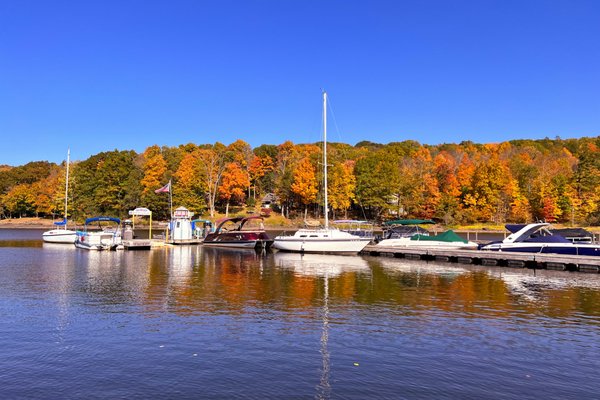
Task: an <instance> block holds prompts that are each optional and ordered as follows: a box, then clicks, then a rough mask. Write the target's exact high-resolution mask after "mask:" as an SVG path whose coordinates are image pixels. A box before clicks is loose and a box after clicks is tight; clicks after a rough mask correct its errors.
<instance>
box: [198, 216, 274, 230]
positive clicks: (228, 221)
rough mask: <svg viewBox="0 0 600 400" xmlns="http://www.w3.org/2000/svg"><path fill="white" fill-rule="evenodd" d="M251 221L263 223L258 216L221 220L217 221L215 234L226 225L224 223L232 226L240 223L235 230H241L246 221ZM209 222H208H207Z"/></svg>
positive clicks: (261, 218)
mask: <svg viewBox="0 0 600 400" xmlns="http://www.w3.org/2000/svg"><path fill="white" fill-rule="evenodd" d="M252 220H261V221H263V220H264V218H263V217H261V216H260V215H250V216H249V217H232V218H222V219H220V220H218V221H217V222H216V223H217V232H219V231H220V230H221V228H222V227H223V226H224V225H225V224H226V223H232V224H237V223H238V222H239V223H240V224H239V226H238V227H237V228H236V230H242V227H243V226H244V225H245V224H246V222H248V221H252ZM209 222H210V221H209Z"/></svg>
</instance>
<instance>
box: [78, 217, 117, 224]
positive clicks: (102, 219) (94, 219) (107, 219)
mask: <svg viewBox="0 0 600 400" xmlns="http://www.w3.org/2000/svg"><path fill="white" fill-rule="evenodd" d="M92 222H114V223H116V224H120V223H121V220H120V219H119V218H113V217H92V218H88V219H86V220H85V224H86V225H88V224H91V223H92Z"/></svg>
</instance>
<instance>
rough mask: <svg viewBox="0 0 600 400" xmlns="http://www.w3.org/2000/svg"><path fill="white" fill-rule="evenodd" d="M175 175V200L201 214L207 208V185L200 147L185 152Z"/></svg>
mask: <svg viewBox="0 0 600 400" xmlns="http://www.w3.org/2000/svg"><path fill="white" fill-rule="evenodd" d="M173 176H174V178H175V182H176V184H174V185H173V188H172V190H173V201H174V202H175V203H176V204H180V205H184V206H185V207H186V208H188V209H189V210H191V211H193V212H194V213H197V214H201V213H202V211H203V210H204V209H205V208H206V202H205V198H206V195H207V186H206V182H205V181H204V180H203V179H202V173H201V165H200V150H199V149H198V148H196V149H195V150H194V151H192V152H189V153H186V154H185V156H184V157H183V159H182V160H181V162H180V164H179V168H178V169H177V171H176V172H175V174H174V175H173Z"/></svg>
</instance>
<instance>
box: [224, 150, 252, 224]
mask: <svg viewBox="0 0 600 400" xmlns="http://www.w3.org/2000/svg"><path fill="white" fill-rule="evenodd" d="M249 186H250V180H249V179H248V174H247V173H246V171H244V170H243V169H242V167H241V166H240V165H239V164H238V163H237V162H230V163H227V164H226V165H225V170H224V171H223V177H222V182H221V185H220V186H219V198H220V199H222V200H224V201H225V204H226V206H225V215H226V216H229V203H230V202H231V201H232V200H236V201H237V202H239V203H241V202H243V201H244V198H245V195H246V189H247V188H248V187H249Z"/></svg>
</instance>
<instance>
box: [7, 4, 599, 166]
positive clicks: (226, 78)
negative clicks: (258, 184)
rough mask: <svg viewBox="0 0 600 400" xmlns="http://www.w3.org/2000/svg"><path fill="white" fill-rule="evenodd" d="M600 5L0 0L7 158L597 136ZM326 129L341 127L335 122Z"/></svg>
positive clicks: (56, 158) (11, 162)
mask: <svg viewBox="0 0 600 400" xmlns="http://www.w3.org/2000/svg"><path fill="white" fill-rule="evenodd" d="M599 20H600V1H596V0H589V1H584V0H567V1H552V0H540V1H528V0H520V1H511V0H497V1H496V0H473V1H467V0H447V1H435V0H413V1H401V0H396V1H394V0H391V1H379V0H370V1H349V0H340V1H325V0H319V1H316V0H315V1H313V0H302V1H300V0H298V1H291V0H290V1H286V0H271V1H266V0H263V1H252V0H245V1H200V0H196V1H193V0H190V1H184V0H169V1H149V0H144V1H138V0H119V1H111V0H102V1H99V0H97V1H65V0H62V1H61V0H54V1H34V0H24V1H14V0H0V135H1V137H2V145H1V146H0V164H9V165H21V164H24V163H27V162H29V161H35V160H49V161H54V162H60V161H61V160H63V159H65V157H66V149H67V147H70V148H71V155H72V159H80V160H81V159H86V158H87V157H89V156H90V155H92V154H96V153H99V152H101V151H107V150H113V149H119V150H127V149H133V150H136V151H138V152H141V151H143V150H144V149H145V148H146V147H148V146H150V145H153V144H158V145H168V146H177V145H179V144H185V143H190V142H193V143H198V144H200V143H214V142H216V141H220V142H222V143H225V144H229V143H231V142H233V141H235V140H236V139H243V140H245V141H247V142H248V143H250V144H251V145H252V146H253V147H255V146H259V145H261V144H264V143H266V144H280V143H282V142H284V141H285V140H291V141H293V142H294V143H306V142H315V141H318V140H319V139H320V121H321V114H320V113H321V88H325V89H326V90H327V92H328V94H329V96H330V100H331V105H332V108H333V112H334V115H335V122H336V124H332V125H331V126H330V129H329V138H330V140H331V141H341V142H346V143H350V144H356V143H357V142H359V141H362V140H370V141H373V142H378V143H389V142H393V141H402V140H417V141H419V142H421V143H429V144H437V143H449V142H461V141H463V140H472V141H475V142H481V143H488V142H499V141H504V140H510V139H524V138H531V139H538V138H544V137H550V138H554V137H556V136H560V137H561V138H571V137H582V136H597V135H600V129H599V127H600V23H599ZM336 125H337V126H336Z"/></svg>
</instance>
